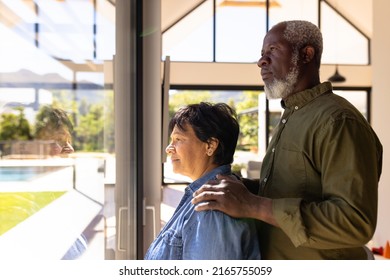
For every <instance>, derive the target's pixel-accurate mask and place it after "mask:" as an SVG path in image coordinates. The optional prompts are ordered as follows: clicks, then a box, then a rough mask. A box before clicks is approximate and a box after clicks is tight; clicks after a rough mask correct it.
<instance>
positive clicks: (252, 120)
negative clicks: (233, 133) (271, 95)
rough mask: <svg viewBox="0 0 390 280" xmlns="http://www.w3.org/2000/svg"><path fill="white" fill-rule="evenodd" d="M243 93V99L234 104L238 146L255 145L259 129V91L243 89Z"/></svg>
mask: <svg viewBox="0 0 390 280" xmlns="http://www.w3.org/2000/svg"><path fill="white" fill-rule="evenodd" d="M243 95H244V96H245V98H243V101H241V102H237V104H236V111H237V114H238V116H239V117H238V123H239V124H240V136H241V137H240V140H239V141H240V143H239V145H238V147H239V148H243V147H246V146H249V147H257V146H258V130H259V119H258V116H259V112H258V106H259V98H258V97H259V92H257V91H244V92H243Z"/></svg>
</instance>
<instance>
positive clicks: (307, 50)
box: [301, 46, 316, 63]
mask: <svg viewBox="0 0 390 280" xmlns="http://www.w3.org/2000/svg"><path fill="white" fill-rule="evenodd" d="M315 52H316V51H315V50H314V47H312V46H306V47H304V48H303V49H302V51H301V57H302V61H303V63H309V62H310V61H312V60H313V58H314V55H315Z"/></svg>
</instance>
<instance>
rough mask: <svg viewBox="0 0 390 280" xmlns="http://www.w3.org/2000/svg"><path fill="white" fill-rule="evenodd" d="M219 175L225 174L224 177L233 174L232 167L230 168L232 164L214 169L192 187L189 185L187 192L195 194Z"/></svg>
mask: <svg viewBox="0 0 390 280" xmlns="http://www.w3.org/2000/svg"><path fill="white" fill-rule="evenodd" d="M217 174H224V175H228V174H231V167H230V164H226V165H221V166H218V167H217V168H214V169H213V170H211V171H210V172H209V173H207V174H205V175H203V176H202V177H200V178H199V179H197V180H195V181H194V182H192V183H191V184H190V185H188V187H187V188H186V190H187V191H189V192H191V193H194V192H195V191H197V190H198V189H199V188H200V187H201V186H202V185H203V184H205V183H206V182H207V181H209V180H211V179H215V177H216V176H217Z"/></svg>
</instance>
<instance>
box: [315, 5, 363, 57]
mask: <svg viewBox="0 0 390 280" xmlns="http://www.w3.org/2000/svg"><path fill="white" fill-rule="evenodd" d="M321 12H322V16H321V19H322V21H321V30H322V34H323V40H324V52H323V55H322V63H325V64H368V63H369V56H368V49H369V41H368V39H367V38H366V37H365V36H364V35H363V34H362V33H360V32H359V31H358V30H357V29H356V28H354V26H352V25H351V24H350V23H348V22H347V21H346V20H345V19H344V18H342V17H341V16H340V15H339V14H338V13H336V12H335V10H333V9H332V8H331V7H329V6H328V5H327V4H326V3H324V2H321Z"/></svg>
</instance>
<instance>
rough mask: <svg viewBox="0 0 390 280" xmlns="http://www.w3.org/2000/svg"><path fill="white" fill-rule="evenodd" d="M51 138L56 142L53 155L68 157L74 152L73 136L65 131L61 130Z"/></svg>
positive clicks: (52, 150)
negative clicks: (67, 155)
mask: <svg viewBox="0 0 390 280" xmlns="http://www.w3.org/2000/svg"><path fill="white" fill-rule="evenodd" d="M50 138H51V139H50V140H54V141H55V142H54V143H53V144H52V147H51V148H52V149H51V155H59V154H61V155H66V154H71V153H73V152H74V149H73V147H72V144H71V136H70V134H69V132H67V131H66V130H65V129H59V130H58V131H56V133H54V134H53V135H52V136H51V137H50Z"/></svg>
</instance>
